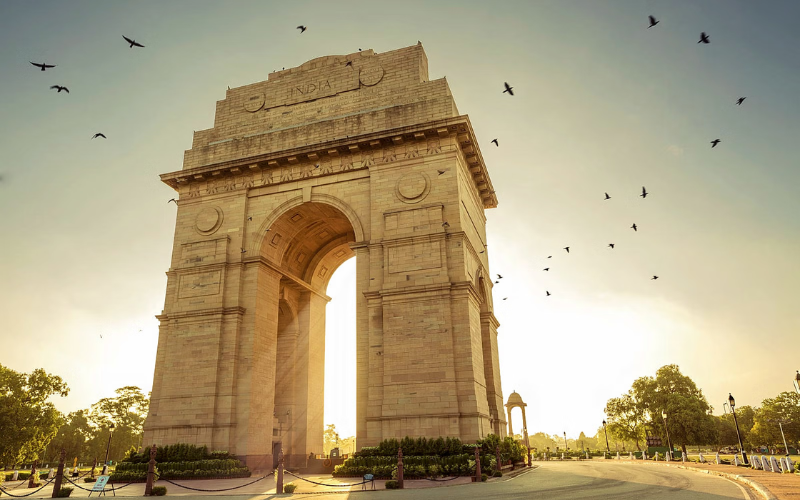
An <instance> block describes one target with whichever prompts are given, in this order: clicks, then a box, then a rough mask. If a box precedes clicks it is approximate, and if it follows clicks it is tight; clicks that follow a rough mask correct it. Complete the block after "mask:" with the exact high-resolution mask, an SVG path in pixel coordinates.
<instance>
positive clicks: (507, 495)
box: [4, 460, 759, 500]
mask: <svg viewBox="0 0 800 500" xmlns="http://www.w3.org/2000/svg"><path fill="white" fill-rule="evenodd" d="M539 464H540V467H539V468H536V469H533V470H531V471H528V472H525V473H523V474H521V475H519V476H516V477H511V478H502V479H494V480H491V481H489V482H488V483H481V484H473V483H469V484H462V485H457V486H446V487H438V488H430V489H406V490H394V491H387V490H383V489H381V490H377V491H374V492H369V493H362V492H351V493H348V492H342V493H331V492H328V493H326V494H305V495H302V496H300V495H298V496H294V498H299V499H305V498H319V499H323V498H324V499H325V500H344V499H348V500H369V499H373V500H434V499H457V500H472V499H475V500H479V499H480V500H484V499H489V500H492V499H542V500H545V499H546V500H584V499H586V500H588V499H601V498H603V499H605V498H610V499H614V500H634V499H635V500H641V499H646V500H662V499H669V500H689V499H692V500H725V499H737V500H743V499H744V500H756V499H757V498H759V497H756V496H755V494H754V493H751V490H745V489H744V488H742V487H740V486H739V485H737V484H736V483H734V482H731V481H728V480H727V479H723V478H720V477H717V476H710V475H706V474H701V473H698V472H692V471H687V470H682V469H677V468H674V467H669V468H667V467H659V466H655V465H653V466H648V465H637V464H627V463H624V462H623V463H620V462H615V461H599V460H595V461H582V462H577V461H575V462H539ZM288 479H289V478H287V481H288ZM227 481H228V482H230V483H231V486H235V485H239V484H242V483H241V481H242V480H241V479H240V480H227ZM267 481H269V482H270V483H271V478H269V479H268V480H265V483H266V482H267ZM294 482H295V483H301V484H302V482H300V481H297V480H295V481H294ZM201 483H203V484H201ZM205 483H213V484H205ZM184 484H191V485H192V486H195V487H205V488H221V487H224V486H226V485H227V483H226V484H225V485H223V484H222V482H220V481H217V482H212V481H190V482H184ZM305 486H307V485H303V487H301V488H300V489H299V490H298V491H309V489H308V488H305ZM167 487H168V488H169V493H168V494H169V496H180V498H181V500H211V499H220V498H235V499H237V500H268V499H278V498H284V499H285V498H288V495H281V496H276V495H274V494H268V493H267V494H264V493H263V492H264V491H269V490H270V489H271V491H275V490H274V488H275V486H274V484H263V483H261V482H259V483H256V484H253V485H252V486H251V487H248V488H247V489H242V490H235V491H232V492H231V493H234V494H233V495H227V494H225V493H216V494H212V495H208V494H206V495H204V496H199V495H193V494H191V492H190V491H187V490H181V489H179V488H176V487H173V486H171V485H169V484H168V485H167ZM143 490H144V485H142V484H137V485H132V486H131V487H130V488H129V489H125V490H122V491H120V492H119V493H120V494H119V495H117V496H128V497H130V496H139V495H141V494H142V493H141V492H142V491H143ZM12 491H14V493H17V494H19V493H22V492H21V491H18V490H12ZM23 491H24V490H23ZM50 491H51V489H50V488H47V489H46V490H42V491H41V492H39V493H38V494H36V495H35V496H34V497H32V498H31V500H34V499H37V497H38V499H37V500H41V499H42V498H44V497H49V496H50ZM123 491H124V493H123ZM236 493H239V494H236ZM241 493H244V494H241ZM73 496H75V497H86V496H87V493H86V492H84V491H80V490H78V491H75V492H74V494H73ZM109 496H110V495H109ZM4 498H8V497H6V496H4ZM29 498H30V497H29ZM9 500H10V499H9Z"/></svg>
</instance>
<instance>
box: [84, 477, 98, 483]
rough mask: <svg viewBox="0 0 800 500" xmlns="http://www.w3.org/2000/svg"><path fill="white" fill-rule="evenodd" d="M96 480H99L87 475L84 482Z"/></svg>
mask: <svg viewBox="0 0 800 500" xmlns="http://www.w3.org/2000/svg"><path fill="white" fill-rule="evenodd" d="M96 481H97V479H95V478H93V477H85V478H83V482H84V483H94V482H96Z"/></svg>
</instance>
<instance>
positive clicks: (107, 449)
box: [103, 422, 114, 476]
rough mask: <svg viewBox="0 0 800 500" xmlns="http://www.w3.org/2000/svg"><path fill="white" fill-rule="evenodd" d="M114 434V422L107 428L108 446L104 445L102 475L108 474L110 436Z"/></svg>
mask: <svg viewBox="0 0 800 500" xmlns="http://www.w3.org/2000/svg"><path fill="white" fill-rule="evenodd" d="M113 434H114V422H111V425H110V426H108V444H106V461H105V463H104V464H103V475H104V476H105V475H107V474H108V452H109V451H110V450H111V436H112V435H113Z"/></svg>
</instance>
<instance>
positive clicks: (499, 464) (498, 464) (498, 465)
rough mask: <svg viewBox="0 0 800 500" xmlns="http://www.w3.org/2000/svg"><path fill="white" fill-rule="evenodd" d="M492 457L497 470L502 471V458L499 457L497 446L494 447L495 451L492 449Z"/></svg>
mask: <svg viewBox="0 0 800 500" xmlns="http://www.w3.org/2000/svg"><path fill="white" fill-rule="evenodd" d="M494 457H495V460H496V461H497V467H496V468H497V470H499V471H502V470H503V462H502V457H501V456H500V447H499V446H496V447H495V449H494Z"/></svg>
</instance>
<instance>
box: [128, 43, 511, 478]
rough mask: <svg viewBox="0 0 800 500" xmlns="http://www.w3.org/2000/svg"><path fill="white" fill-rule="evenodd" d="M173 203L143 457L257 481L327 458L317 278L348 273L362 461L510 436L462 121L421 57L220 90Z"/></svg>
mask: <svg viewBox="0 0 800 500" xmlns="http://www.w3.org/2000/svg"><path fill="white" fill-rule="evenodd" d="M161 180H162V181H163V182H165V183H166V184H168V185H169V186H171V187H172V188H174V189H175V190H176V191H177V192H178V195H179V196H178V208H177V222H176V227H175V241H174V246H173V250H172V260H171V266H170V268H169V270H168V271H167V277H168V280H167V291H166V299H165V302H164V310H163V312H162V314H161V315H159V316H158V319H159V321H160V327H159V340H158V353H157V357H156V367H155V375H154V381H153V392H152V399H151V403H150V412H149V415H148V416H147V421H146V424H145V434H144V443H145V444H151V443H155V444H158V445H164V444H173V443H191V444H197V445H207V446H208V448H209V449H210V450H227V451H229V452H231V453H232V454H235V455H237V456H239V457H240V458H242V459H243V460H245V461H246V463H247V464H248V465H249V466H250V467H251V468H252V469H261V470H264V469H268V468H270V467H272V464H273V463H274V462H273V460H274V458H275V457H274V456H273V455H277V453H278V451H279V450H280V448H281V446H282V448H283V451H284V454H285V456H286V463H287V466H290V467H298V468H302V467H304V466H305V464H306V460H307V457H308V456H309V454H310V453H315V454H317V453H322V444H323V427H324V422H323V388H324V380H323V379H324V365H325V359H324V355H325V308H326V306H327V304H328V302H329V301H330V298H329V297H328V296H327V295H326V288H327V285H328V280H329V279H330V278H331V275H332V274H333V272H334V271H335V270H336V268H337V267H338V266H339V265H341V264H342V263H343V262H344V261H346V260H347V259H349V258H351V257H354V256H355V258H356V280H357V283H356V292H357V298H356V311H357V318H356V325H357V326H356V346H357V347H356V349H357V353H356V366H355V367H346V368H345V369H350V370H352V369H355V373H356V380H357V381H356V386H357V395H356V401H357V407H356V417H357V424H356V429H357V431H356V443H357V448H361V447H363V446H374V445H377V444H378V443H379V442H380V441H381V440H383V439H386V438H398V439H400V438H403V437H405V436H410V437H420V436H425V437H429V438H431V437H439V436H442V437H447V436H453V437H459V438H461V439H462V440H464V441H465V442H474V441H475V440H477V439H480V438H482V437H484V436H486V435H487V434H490V433H494V434H498V435H500V436H505V434H506V432H505V429H506V420H505V415H504V407H503V395H502V392H501V388H500V366H499V358H498V352H497V327H498V325H499V324H498V322H497V319H496V318H495V316H494V313H493V311H494V306H493V302H492V280H491V277H490V274H489V261H488V250H487V247H486V245H487V241H486V218H485V215H484V211H485V210H486V209H487V208H493V207H495V206H497V198H496V196H495V191H494V189H493V187H492V182H491V180H490V179H489V173H488V171H487V168H486V165H485V164H484V160H483V157H482V155H481V151H480V148H479V147H478V139H477V138H476V137H475V132H474V131H473V129H472V125H471V124H470V121H469V117H468V116H467V115H462V114H460V113H459V111H458V108H457V107H456V102H455V100H454V98H453V95H452V94H451V92H450V88H449V87H448V84H447V80H445V79H444V78H442V79H438V80H429V78H428V60H427V57H426V55H425V51H424V50H423V48H422V45H421V44H417V45H414V46H411V47H407V48H402V49H399V50H394V51H391V52H385V53H382V54H379V53H375V52H373V51H372V50H365V51H363V52H356V53H353V54H349V55H338V56H326V57H320V58H317V59H313V60H311V61H308V62H306V63H305V64H303V65H301V66H298V67H296V68H289V69H286V70H283V71H277V72H274V73H271V74H270V75H269V78H268V79H267V80H266V81H263V82H258V83H254V84H251V85H247V86H244V87H239V88H235V89H230V90H228V91H227V93H226V95H225V99H223V100H221V101H218V102H217V107H216V115H215V119H214V126H213V127H212V128H210V129H207V130H200V131H197V132H195V133H194V137H193V140H192V147H191V149H190V150H188V151H186V152H185V155H184V161H183V168H182V169H181V170H179V171H176V172H171V173H167V174H163V175H162V176H161Z"/></svg>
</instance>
